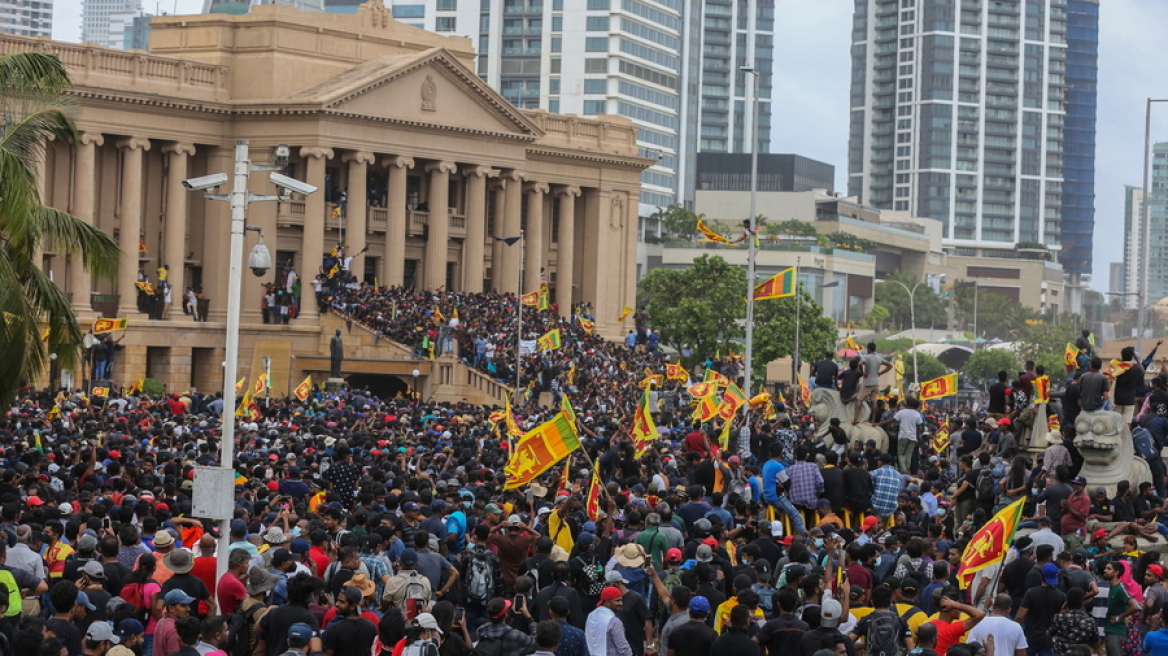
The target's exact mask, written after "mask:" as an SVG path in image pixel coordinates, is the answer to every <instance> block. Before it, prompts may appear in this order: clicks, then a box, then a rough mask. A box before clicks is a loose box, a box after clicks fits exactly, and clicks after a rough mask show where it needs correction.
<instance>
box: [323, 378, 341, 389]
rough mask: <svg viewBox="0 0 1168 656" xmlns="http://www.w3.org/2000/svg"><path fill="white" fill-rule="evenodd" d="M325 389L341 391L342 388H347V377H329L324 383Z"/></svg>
mask: <svg viewBox="0 0 1168 656" xmlns="http://www.w3.org/2000/svg"><path fill="white" fill-rule="evenodd" d="M324 389H325V391H326V392H340V391H341V390H343V389H345V379H344V378H329V379H328V380H327V381H325V383H324Z"/></svg>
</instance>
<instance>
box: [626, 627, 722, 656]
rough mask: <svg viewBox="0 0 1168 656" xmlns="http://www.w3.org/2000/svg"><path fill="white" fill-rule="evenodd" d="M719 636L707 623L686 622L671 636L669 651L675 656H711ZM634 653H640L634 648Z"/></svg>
mask: <svg viewBox="0 0 1168 656" xmlns="http://www.w3.org/2000/svg"><path fill="white" fill-rule="evenodd" d="M626 628H627V627H626ZM717 639H718V634H717V633H714V630H713V629H711V628H710V627H708V626H706V623H705V622H693V621H690V622H686V623H685V624H682V625H681V626H679V627H677V628H676V629H674V630H673V631H672V632H671V633H670V634H669V644H668V645H667V646H666V647H667V648H668V649H672V650H673V651H674V654H675V656H710V647H713V646H714V641H715V640H717ZM633 653H634V654H637V653H640V652H639V651H638V650H637V648H636V647H633Z"/></svg>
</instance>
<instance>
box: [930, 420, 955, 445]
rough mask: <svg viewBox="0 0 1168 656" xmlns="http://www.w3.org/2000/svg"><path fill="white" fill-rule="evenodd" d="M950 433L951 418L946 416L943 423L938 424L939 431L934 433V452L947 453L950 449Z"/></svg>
mask: <svg viewBox="0 0 1168 656" xmlns="http://www.w3.org/2000/svg"><path fill="white" fill-rule="evenodd" d="M949 435H950V428H949V418H948V417H946V418H945V420H944V421H942V422H941V425H940V426H937V432H936V433H934V434H933V441H932V442H930V444H931V445H932V447H933V453H945V451H947V450H948V449H949Z"/></svg>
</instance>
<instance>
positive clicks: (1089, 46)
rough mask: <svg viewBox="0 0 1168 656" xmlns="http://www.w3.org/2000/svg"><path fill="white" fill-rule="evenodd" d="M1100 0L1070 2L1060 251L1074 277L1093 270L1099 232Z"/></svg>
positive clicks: (1072, 0)
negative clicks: (1096, 166) (1097, 150)
mask: <svg viewBox="0 0 1168 656" xmlns="http://www.w3.org/2000/svg"><path fill="white" fill-rule="evenodd" d="M1098 80H1099V0H1068V2H1067V77H1066V81H1067V105H1066V106H1067V117H1066V126H1065V128H1064V132H1063V134H1064V135H1065V137H1064V140H1063V178H1064V184H1063V198H1062V201H1063V214H1062V230H1061V233H1060V234H1061V238H1062V252H1061V253H1059V262H1061V263H1062V265H1063V268H1064V269H1065V270H1066V272H1067V273H1068V274H1070V275H1072V276H1073V275H1076V274H1077V275H1080V276H1081V275H1085V274H1090V273H1091V262H1092V245H1093V244H1094V231H1095V116H1096V108H1097V105H1098V102H1097V99H1098V95H1099V94H1098V88H1097V86H1098Z"/></svg>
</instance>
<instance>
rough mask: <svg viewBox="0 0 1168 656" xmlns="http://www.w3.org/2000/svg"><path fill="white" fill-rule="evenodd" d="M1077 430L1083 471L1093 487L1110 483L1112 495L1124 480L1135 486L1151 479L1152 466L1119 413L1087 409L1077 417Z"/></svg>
mask: <svg viewBox="0 0 1168 656" xmlns="http://www.w3.org/2000/svg"><path fill="white" fill-rule="evenodd" d="M1075 433H1076V434H1075V448H1077V449H1078V450H1079V453H1080V454H1081V455H1082V456H1083V468H1082V470H1080V472H1079V475H1080V476H1082V477H1083V478H1085V479H1087V484H1088V485H1089V486H1091V487H1092V488H1094V487H1097V486H1103V487H1106V488H1107V494H1108V496H1115V485H1116V483H1119V482H1120V481H1131V488H1132V490H1135V489H1137V488H1138V487H1139V484H1140V483H1143V482H1144V481H1148V482H1151V480H1152V470H1151V469H1149V468H1148V463H1147V462H1145V461H1144V459H1143V458H1140V457H1137V456H1136V450H1135V444H1134V443H1133V442H1132V434H1131V429H1130V428H1128V426H1127V424H1125V423H1124V421H1123V416H1122V415H1120V414H1119V413H1116V412H1108V411H1106V410H1096V411H1093V412H1084V413H1082V414H1080V415H1079V416H1078V418H1077V419H1075Z"/></svg>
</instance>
